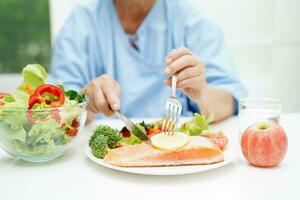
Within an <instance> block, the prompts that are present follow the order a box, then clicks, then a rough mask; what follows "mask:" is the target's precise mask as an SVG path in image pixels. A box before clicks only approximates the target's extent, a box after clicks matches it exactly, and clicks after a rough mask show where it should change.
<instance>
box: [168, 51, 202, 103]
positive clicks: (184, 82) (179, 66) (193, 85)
mask: <svg viewBox="0 0 300 200" xmlns="http://www.w3.org/2000/svg"><path fill="white" fill-rule="evenodd" d="M165 63H166V65H167V67H166V70H165V72H166V74H167V75H168V77H171V76H172V75H174V74H175V73H177V74H178V76H177V87H178V88H181V89H183V91H184V92H185V93H186V95H187V96H188V97H189V98H190V99H192V100H193V101H195V102H199V100H200V97H201V91H202V90H203V89H204V88H205V87H206V86H207V84H206V76H205V66H204V63H203V61H202V60H201V59H200V58H199V57H198V56H196V55H195V54H193V52H192V51H190V50H189V49H187V48H184V47H182V48H178V49H174V50H172V51H171V52H170V53H169V54H168V55H167V56H166V58H165ZM165 84H166V85H170V84H171V81H170V79H167V80H165Z"/></svg>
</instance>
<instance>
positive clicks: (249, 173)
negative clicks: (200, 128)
mask: <svg viewBox="0 0 300 200" xmlns="http://www.w3.org/2000/svg"><path fill="white" fill-rule="evenodd" d="M98 123H99V122H98ZM94 125H95V124H94ZM299 125H300V113H295V114H285V115H283V117H282V126H283V127H284V128H285V129H286V131H287V134H288V137H289V149H288V153H287V156H286V158H285V160H284V161H283V162H282V163H281V165H280V166H278V167H275V168H269V169H264V168H256V167H253V166H251V165H249V164H247V162H246V161H245V160H244V158H243V157H242V155H240V157H239V158H238V159H236V160H235V161H234V162H233V163H232V164H229V165H227V166H224V167H222V168H219V169H215V170H212V171H207V172H202V173H198V174H191V175H182V176H143V175H134V174H126V173H122V172H117V171H113V170H110V169H106V168H104V167H101V166H98V165H96V164H94V163H93V162H92V161H90V160H89V159H88V158H87V157H86V156H85V153H84V148H85V146H86V145H87V141H88V138H89V135H90V133H91V131H92V128H93V127H92V126H93V125H90V126H88V127H86V128H85V133H84V135H83V136H82V137H81V140H80V142H79V144H77V145H76V146H75V148H73V149H72V150H71V151H69V152H68V153H67V154H66V155H65V156H64V157H61V158H58V159H57V160H54V161H51V162H47V163H33V164H32V163H27V162H24V161H20V160H14V159H12V158H11V157H9V156H8V155H7V154H5V153H4V152H3V151H2V150H0V200H14V199H16V200H23V199H30V200H35V199H36V200H42V199H49V200H56V199H68V200H77V199H84V200H88V199H118V200H122V199H140V200H141V199H151V200H156V199H163V198H164V199H181V200H185V199H209V200H212V199H218V200H223V199H249V200H257V199H272V200H273V199H278V200H279V199H280V200H283V199H287V200H293V199H295V200H296V199H298V200H299V199H300V184H299V180H300V131H299V128H298V127H299ZM216 126H217V128H218V127H219V128H220V127H221V128H222V129H223V130H226V131H235V132H236V133H237V126H238V123H237V119H236V118H231V119H229V120H226V121H224V122H222V123H220V124H217V125H216ZM237 134H238V133H237Z"/></svg>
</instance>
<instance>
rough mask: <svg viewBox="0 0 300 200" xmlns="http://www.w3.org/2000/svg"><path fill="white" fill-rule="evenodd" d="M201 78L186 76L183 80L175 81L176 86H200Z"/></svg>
mask: <svg viewBox="0 0 300 200" xmlns="http://www.w3.org/2000/svg"><path fill="white" fill-rule="evenodd" d="M202 82H203V81H202V78H200V77H192V78H188V79H185V80H182V81H180V82H177V87H178V88H181V89H186V88H194V87H193V86H196V87H195V89H196V88H197V89H199V88H202V84H204V83H202Z"/></svg>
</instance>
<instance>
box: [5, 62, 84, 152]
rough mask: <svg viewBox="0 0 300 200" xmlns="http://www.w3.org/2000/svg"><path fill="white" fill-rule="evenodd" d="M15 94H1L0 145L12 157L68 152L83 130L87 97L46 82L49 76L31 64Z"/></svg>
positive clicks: (25, 70)
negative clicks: (75, 138) (15, 155)
mask: <svg viewBox="0 0 300 200" xmlns="http://www.w3.org/2000/svg"><path fill="white" fill-rule="evenodd" d="M22 76H23V82H22V83H21V85H20V86H19V87H18V88H17V90H16V91H15V92H13V93H0V142H1V144H2V146H3V147H4V148H5V149H6V150H7V151H9V152H10V153H12V154H20V155H25V156H44V155H51V154H53V153H56V152H58V151H60V150H61V149H64V146H65V145H67V144H69V143H70V141H71V140H72V138H74V137H75V136H76V135H77V134H78V132H79V128H80V124H81V123H84V122H82V120H81V119H82V115H83V114H84V112H85V101H86V99H85V95H84V94H83V93H81V92H77V91H74V90H65V89H64V87H63V86H62V85H61V84H55V85H52V84H48V83H46V80H47V77H48V74H47V72H46V70H45V69H44V68H43V67H42V66H40V65H37V64H32V65H27V66H26V67H25V68H24V69H23V71H22Z"/></svg>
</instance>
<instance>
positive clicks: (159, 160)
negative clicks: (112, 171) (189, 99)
mask: <svg viewBox="0 0 300 200" xmlns="http://www.w3.org/2000/svg"><path fill="white" fill-rule="evenodd" d="M223 160H224V155H223V153H222V151H221V150H220V149H219V148H217V147H216V146H215V145H214V144H213V143H212V142H211V141H210V140H209V139H207V138H204V137H201V136H189V143H188V144H187V145H186V146H184V147H182V148H180V149H177V150H161V149H158V148H155V147H153V145H151V144H147V143H142V144H138V145H133V146H125V147H121V148H116V149H112V150H109V151H108V153H107V155H106V156H105V158H104V161H106V162H107V163H109V164H111V165H114V166H119V167H157V166H178V165H199V164H212V163H217V162H221V161H223Z"/></svg>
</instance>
